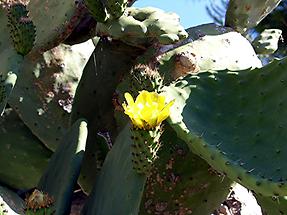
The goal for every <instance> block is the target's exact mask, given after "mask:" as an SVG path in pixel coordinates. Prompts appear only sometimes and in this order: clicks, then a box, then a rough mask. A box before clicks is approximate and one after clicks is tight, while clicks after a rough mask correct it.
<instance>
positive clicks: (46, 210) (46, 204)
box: [25, 189, 54, 215]
mask: <svg viewBox="0 0 287 215" xmlns="http://www.w3.org/2000/svg"><path fill="white" fill-rule="evenodd" d="M25 203H26V208H25V214H46V215H51V214H54V210H53V209H52V205H53V204H54V199H53V198H52V197H50V196H49V195H48V194H47V193H44V192H42V191H39V190H37V189H35V190H34V191H33V193H32V194H31V195H29V196H27V198H26V199H25Z"/></svg>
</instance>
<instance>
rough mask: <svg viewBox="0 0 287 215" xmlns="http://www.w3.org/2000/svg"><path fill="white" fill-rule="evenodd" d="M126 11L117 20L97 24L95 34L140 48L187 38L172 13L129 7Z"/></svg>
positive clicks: (150, 8)
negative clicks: (155, 42) (156, 42)
mask: <svg viewBox="0 0 287 215" xmlns="http://www.w3.org/2000/svg"><path fill="white" fill-rule="evenodd" d="M126 11H127V12H126V14H124V15H123V16H121V17H119V18H118V19H114V20H109V21H107V22H106V23H98V25H97V34H98V35H99V36H110V37H112V38H113V39H116V40H121V41H123V42H124V43H126V44H128V45H131V46H136V47H142V48H143V47H147V46H150V45H151V44H153V43H154V41H155V40H156V41H158V43H160V44H172V43H176V42H178V41H180V40H182V39H185V38H186V37H187V33H186V32H185V30H184V28H183V27H182V26H181V25H180V23H179V17H178V16H177V15H176V14H174V13H166V12H164V11H162V10H160V9H157V8H152V7H147V8H133V7H130V8H127V10H126Z"/></svg>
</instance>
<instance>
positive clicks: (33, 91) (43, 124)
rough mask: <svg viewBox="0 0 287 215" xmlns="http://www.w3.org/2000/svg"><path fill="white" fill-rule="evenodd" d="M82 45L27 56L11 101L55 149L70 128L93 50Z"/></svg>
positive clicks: (35, 130)
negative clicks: (78, 87)
mask: <svg viewBox="0 0 287 215" xmlns="http://www.w3.org/2000/svg"><path fill="white" fill-rule="evenodd" d="M82 46H83V47H84V48H85V50H83V48H81V47H82ZM82 46H81V45H80V46H79V45H78V46H77V47H74V46H72V47H71V46H67V45H60V46H58V47H56V48H54V49H52V50H49V51H47V52H45V53H44V54H43V55H39V56H37V57H35V56H33V55H29V56H26V58H25V61H24V63H23V66H22V72H21V74H20V77H18V82H17V85H16V87H15V88H14V90H13V93H12V94H11V96H10V99H9V102H8V103H9V104H10V105H11V106H12V107H13V109H14V110H16V112H18V113H19V115H20V117H21V118H22V120H23V121H24V122H25V124H26V125H27V126H28V127H29V128H30V129H31V131H32V132H33V133H34V134H35V135H36V136H37V137H38V138H39V139H40V140H41V141H43V143H44V144H45V145H46V146H47V147H48V148H49V149H51V150H55V148H56V147H57V145H58V144H59V142H60V139H61V138H62V136H63V134H64V133H65V132H66V131H67V128H68V127H69V117H70V116H69V113H70V112H71V106H72V102H73V98H74V93H75V91H76V87H77V85H78V82H79V79H80V77H81V72H82V70H83V69H84V67H85V65H86V62H87V60H88V58H89V56H90V54H91V52H92V50H93V49H90V48H89V47H86V46H85V44H82Z"/></svg>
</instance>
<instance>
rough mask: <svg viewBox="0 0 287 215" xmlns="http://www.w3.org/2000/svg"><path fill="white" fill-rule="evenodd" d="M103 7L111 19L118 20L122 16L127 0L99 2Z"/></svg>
mask: <svg viewBox="0 0 287 215" xmlns="http://www.w3.org/2000/svg"><path fill="white" fill-rule="evenodd" d="M101 1H102V2H103V5H104V6H105V8H106V9H107V12H108V14H110V15H111V16H112V18H113V19H117V18H119V17H120V16H121V15H123V13H124V11H125V9H126V7H127V5H128V2H129V0H101Z"/></svg>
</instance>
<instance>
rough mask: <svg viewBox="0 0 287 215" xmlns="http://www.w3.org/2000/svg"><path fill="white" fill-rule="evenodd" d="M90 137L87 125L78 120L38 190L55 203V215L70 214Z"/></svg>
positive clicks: (60, 146) (56, 153) (52, 159)
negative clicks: (87, 140) (87, 141)
mask: <svg viewBox="0 0 287 215" xmlns="http://www.w3.org/2000/svg"><path fill="white" fill-rule="evenodd" d="M87 135H88V130H87V123H86V122H85V121H84V120H82V119H81V120H78V121H77V122H75V123H74V124H73V125H72V127H71V128H70V129H69V131H68V132H67V134H66V135H65V136H64V137H63V138H62V144H60V145H59V147H58V148H57V150H56V151H55V153H54V154H53V156H52V157H51V160H50V162H49V165H48V168H47V169H46V171H45V173H44V174H43V176H42V177H41V180H40V182H39V184H38V188H39V189H40V190H42V191H44V192H47V193H48V194H49V195H50V196H51V197H52V198H54V200H55V203H54V204H53V205H52V207H51V208H53V209H54V210H55V211H56V212H55V215H62V214H68V213H69V212H70V208H71V201H72V194H73V191H74V187H75V185H76V183H77V179H78V176H79V174H80V168H81V164H82V159H83V157H84V151H85V147H86V139H87Z"/></svg>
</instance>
